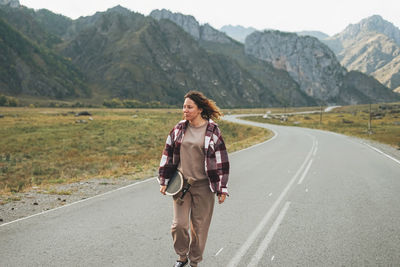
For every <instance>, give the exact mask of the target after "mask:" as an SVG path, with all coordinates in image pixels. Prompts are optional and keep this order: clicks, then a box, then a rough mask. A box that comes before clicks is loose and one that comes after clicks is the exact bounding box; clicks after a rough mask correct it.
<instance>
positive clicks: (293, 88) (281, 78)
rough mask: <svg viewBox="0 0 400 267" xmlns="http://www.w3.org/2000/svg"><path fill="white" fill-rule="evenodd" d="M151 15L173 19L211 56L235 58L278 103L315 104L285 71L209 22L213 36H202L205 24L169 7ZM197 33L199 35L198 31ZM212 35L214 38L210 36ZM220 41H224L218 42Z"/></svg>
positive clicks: (157, 17)
mask: <svg viewBox="0 0 400 267" xmlns="http://www.w3.org/2000/svg"><path fill="white" fill-rule="evenodd" d="M151 16H153V17H155V18H156V19H158V20H161V19H168V20H170V21H173V22H174V23H175V24H177V25H178V26H179V27H181V28H182V29H183V30H185V31H186V32H187V33H188V34H190V35H191V36H193V37H194V38H195V39H196V40H197V41H198V44H199V45H200V46H201V47H202V48H204V49H206V50H207V51H208V53H210V54H212V55H218V56H221V55H224V56H226V57H229V58H231V59H233V60H235V61H236V62H237V63H238V64H239V65H240V66H241V67H242V68H244V69H245V70H246V71H247V72H249V73H250V74H251V76H253V77H254V79H256V80H257V81H258V82H260V83H261V84H262V85H263V86H264V88H267V89H268V91H269V92H268V94H271V95H273V96H274V97H275V98H276V99H277V103H280V105H289V106H310V105H317V103H316V102H315V100H314V99H313V98H312V97H309V96H308V95H306V94H305V93H303V92H302V91H301V90H300V88H299V85H298V84H297V83H296V82H295V81H294V80H293V79H292V78H291V77H290V75H289V74H288V73H287V72H286V71H284V70H278V69H276V68H274V67H273V66H272V65H271V64H270V63H268V62H265V61H262V60H259V59H257V58H255V57H253V56H251V55H247V54H246V53H245V51H244V45H243V44H242V43H240V42H237V41H235V40H233V39H231V38H229V37H227V36H226V34H225V33H222V32H219V31H217V30H215V29H213V28H211V27H210V26H209V25H205V26H206V27H207V28H211V30H210V31H212V32H213V35H207V37H206V38H205V37H204V35H202V34H201V32H202V29H203V27H204V26H202V25H200V24H199V23H198V22H197V20H196V19H194V18H193V17H192V16H188V15H182V14H180V13H172V12H170V11H168V10H162V11H160V10H155V11H153V12H152V13H151ZM197 33H199V34H197ZM212 36H213V37H212ZM221 40H224V41H223V42H221Z"/></svg>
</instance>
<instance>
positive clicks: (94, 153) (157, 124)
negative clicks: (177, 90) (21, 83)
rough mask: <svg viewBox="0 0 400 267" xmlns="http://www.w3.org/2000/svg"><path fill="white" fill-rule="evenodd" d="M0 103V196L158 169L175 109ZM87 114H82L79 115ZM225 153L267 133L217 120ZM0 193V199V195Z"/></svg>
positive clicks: (153, 172) (140, 174)
mask: <svg viewBox="0 0 400 267" xmlns="http://www.w3.org/2000/svg"><path fill="white" fill-rule="evenodd" d="M85 111H87V112H88V113H85V112H83V114H82V113H81V116H77V114H78V113H80V112H82V110H78V109H60V108H58V109H55V108H54V109H50V108H46V109H39V108H0V147H1V150H0V196H1V197H3V199H5V197H6V196H7V197H6V198H7V199H10V196H12V194H13V193H14V192H21V191H24V190H27V189H29V188H31V187H33V186H35V187H36V186H38V187H41V186H46V185H51V184H62V183H69V182H76V181H81V180H85V179H90V178H94V177H96V178H97V177H101V178H104V177H106V178H118V177H120V176H127V177H129V178H132V179H140V178H144V177H151V176H155V175H156V174H157V170H158V164H159V160H160V157H161V152H162V149H163V147H164V143H165V140H166V137H167V134H168V133H169V131H170V130H171V128H172V127H173V126H174V125H175V123H176V122H178V121H179V120H181V118H182V115H181V111H180V110H178V109H158V110H157V109H136V110H135V109H86V110H85ZM84 114H86V115H84ZM218 123H219V125H220V127H221V130H222V132H223V135H224V138H225V142H226V143H227V148H228V151H229V152H233V151H236V150H239V149H242V148H245V147H247V146H250V145H252V144H256V143H259V142H261V141H264V140H266V139H268V138H269V137H270V134H271V133H270V132H269V131H267V130H260V129H258V128H255V127H249V126H243V125H237V124H232V123H228V122H225V121H219V122H218ZM1 197H0V203H1V202H2V198H1Z"/></svg>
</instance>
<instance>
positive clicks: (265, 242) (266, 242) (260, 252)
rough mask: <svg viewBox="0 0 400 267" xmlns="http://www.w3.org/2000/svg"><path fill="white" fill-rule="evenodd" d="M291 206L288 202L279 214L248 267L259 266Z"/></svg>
mask: <svg viewBox="0 0 400 267" xmlns="http://www.w3.org/2000/svg"><path fill="white" fill-rule="evenodd" d="M289 206H290V202H286V204H285V206H284V207H283V209H282V210H281V212H280V213H279V215H278V217H277V218H276V220H275V222H274V224H273V225H272V227H271V229H269V231H268V233H267V235H266V236H265V238H264V240H263V241H262V242H261V244H260V246H259V247H258V249H257V251H256V253H255V254H254V256H253V258H252V259H251V261H250V263H249V265H247V266H248V267H255V266H258V263H259V261H260V260H261V259H262V257H263V255H264V252H265V251H266V250H267V248H268V245H269V243H271V241H272V238H273V237H274V235H275V233H276V231H278V228H279V225H280V224H281V223H282V221H283V218H284V217H285V214H286V212H287V211H288V209H289Z"/></svg>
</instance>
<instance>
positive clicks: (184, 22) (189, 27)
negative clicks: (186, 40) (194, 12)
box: [150, 9, 200, 40]
mask: <svg viewBox="0 0 400 267" xmlns="http://www.w3.org/2000/svg"><path fill="white" fill-rule="evenodd" d="M150 16H151V17H153V18H154V19H156V20H161V19H169V20H171V21H173V22H174V23H175V24H177V25H178V26H180V27H181V28H182V29H183V30H184V31H185V32H187V33H189V34H190V35H191V36H193V37H194V38H195V39H196V40H199V39H200V24H199V23H198V22H197V20H196V19H195V18H194V17H193V16H188V15H183V14H181V13H172V12H171V11H169V10H167V9H162V10H159V9H156V10H153V11H152V12H151V13H150Z"/></svg>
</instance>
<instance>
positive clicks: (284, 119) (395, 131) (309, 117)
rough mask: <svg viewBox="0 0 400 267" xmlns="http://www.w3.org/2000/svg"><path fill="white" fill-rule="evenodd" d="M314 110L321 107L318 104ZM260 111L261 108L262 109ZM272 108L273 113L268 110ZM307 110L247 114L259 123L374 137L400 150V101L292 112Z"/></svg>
mask: <svg viewBox="0 0 400 267" xmlns="http://www.w3.org/2000/svg"><path fill="white" fill-rule="evenodd" d="M313 110H317V111H318V110H319V107H315V108H314V109H313ZM259 111H260V110H259ZM268 111H271V112H268ZM299 111H304V110H298V109H290V110H289V109H287V110H286V112H285V110H283V109H275V110H265V109H264V110H263V111H261V112H259V113H262V114H263V115H262V116H255V117H246V119H248V120H251V121H257V122H264V123H271V124H278V125H287V126H299V127H307V128H313V129H321V130H327V131H332V132H337V133H341V134H345V135H350V136H356V137H360V138H365V139H370V140H374V141H377V142H381V143H385V144H389V145H391V146H393V147H395V148H397V149H400V103H391V104H373V105H355V106H345V107H340V108H336V109H334V110H333V111H332V112H328V113H325V112H323V113H322V116H321V113H319V112H318V113H314V114H290V113H294V112H299Z"/></svg>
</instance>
